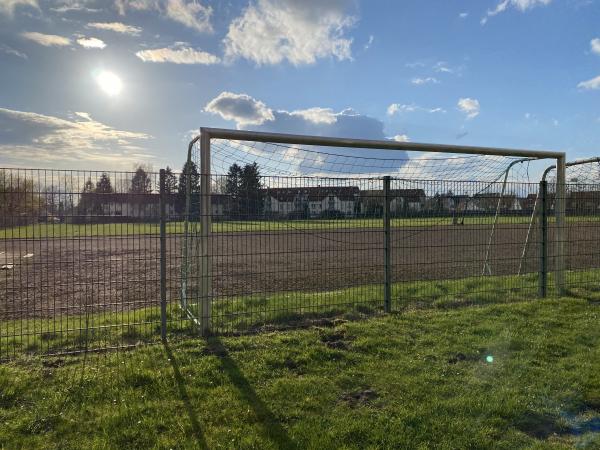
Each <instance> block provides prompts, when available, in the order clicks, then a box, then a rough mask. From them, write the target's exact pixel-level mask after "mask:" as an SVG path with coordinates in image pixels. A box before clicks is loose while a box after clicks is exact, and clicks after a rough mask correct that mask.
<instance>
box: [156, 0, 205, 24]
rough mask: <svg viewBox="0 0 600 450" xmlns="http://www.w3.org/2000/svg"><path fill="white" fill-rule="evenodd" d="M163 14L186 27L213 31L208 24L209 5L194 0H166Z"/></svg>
mask: <svg viewBox="0 0 600 450" xmlns="http://www.w3.org/2000/svg"><path fill="white" fill-rule="evenodd" d="M165 15H166V16H167V17H168V18H170V19H172V20H174V21H175V22H179V23H181V24H183V25H185V26H186V27H188V28H193V29H195V30H197V31H200V32H212V31H213V29H212V26H211V24H210V16H211V15H212V8H211V7H210V6H203V5H202V4H201V3H198V2H196V1H193V2H187V3H186V2H184V1H183V0H168V1H167V5H166V9H165Z"/></svg>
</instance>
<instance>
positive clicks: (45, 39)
mask: <svg viewBox="0 0 600 450" xmlns="http://www.w3.org/2000/svg"><path fill="white" fill-rule="evenodd" d="M21 36H23V37H24V38H25V39H29V40H30V41H33V42H36V43H37V44H40V45H43V46H45V47H53V46H56V47H64V46H68V45H71V40H70V39H69V38H66V37H63V36H57V35H55V34H42V33H38V32H35V31H27V32H24V33H21Z"/></svg>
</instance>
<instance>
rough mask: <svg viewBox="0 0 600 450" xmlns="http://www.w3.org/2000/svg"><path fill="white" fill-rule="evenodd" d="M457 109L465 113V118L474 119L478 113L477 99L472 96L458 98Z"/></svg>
mask: <svg viewBox="0 0 600 450" xmlns="http://www.w3.org/2000/svg"><path fill="white" fill-rule="evenodd" d="M458 109H460V110H461V111H462V112H463V113H465V114H466V115H467V119H474V118H475V117H477V116H478V115H479V111H480V107H479V100H477V99H474V98H468V97H467V98H461V99H459V100H458Z"/></svg>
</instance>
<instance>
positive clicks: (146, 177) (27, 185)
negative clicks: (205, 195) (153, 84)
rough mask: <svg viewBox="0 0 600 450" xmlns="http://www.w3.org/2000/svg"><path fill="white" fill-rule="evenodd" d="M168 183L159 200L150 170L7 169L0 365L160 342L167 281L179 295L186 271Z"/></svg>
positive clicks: (177, 322)
mask: <svg viewBox="0 0 600 450" xmlns="http://www.w3.org/2000/svg"><path fill="white" fill-rule="evenodd" d="M169 181H170V182H171V184H170V185H169V190H170V192H167V193H165V194H163V195H162V196H161V195H160V194H159V188H160V180H159V175H158V173H154V172H149V171H143V170H142V171H141V172H97V171H74V170H29V169H1V170H0V212H1V214H0V217H1V223H0V359H6V358H10V357H12V356H14V355H16V354H22V353H68V352H80V351H83V350H92V349H107V348H113V347H127V346H133V345H137V344H138V343H140V342H149V341H153V340H156V339H157V338H160V330H161V310H160V303H161V295H160V294H161V275H162V277H163V280H165V283H163V284H164V288H166V289H163V291H164V297H163V299H167V298H168V299H171V298H177V295H176V292H177V291H178V286H179V283H180V271H179V268H180V266H181V264H180V262H181V257H180V255H181V253H180V251H179V248H178V246H179V243H180V237H181V236H182V234H181V233H182V230H183V228H182V227H181V220H182V219H181V218H180V216H179V215H180V212H181V211H182V206H181V204H182V200H181V198H180V197H179V196H178V194H177V192H176V190H175V186H174V184H173V182H172V181H173V179H172V178H170V179H169ZM161 197H162V198H163V200H164V202H163V204H164V205H165V208H164V209H165V214H164V215H163V219H164V220H163V226H164V225H165V224H166V222H167V220H168V221H169V225H168V229H166V230H165V231H168V233H165V234H164V235H163V236H165V235H166V238H164V239H162V240H161V233H160V231H161ZM161 244H162V246H161ZM161 260H162V261H163V263H164V264H163V266H162V268H161ZM161 270H162V273H161ZM173 305H174V304H173V303H171V302H169V303H166V302H165V304H164V307H163V319H164V318H166V319H167V320H168V324H169V327H170V328H171V330H172V332H173V333H176V332H177V331H178V330H184V329H186V327H187V326H188V322H187V321H186V320H183V319H182V317H181V315H180V314H178V313H177V312H176V311H175V309H174V306H173Z"/></svg>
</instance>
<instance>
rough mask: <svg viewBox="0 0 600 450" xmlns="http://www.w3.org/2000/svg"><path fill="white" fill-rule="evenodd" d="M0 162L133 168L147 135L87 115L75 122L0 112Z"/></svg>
mask: <svg viewBox="0 0 600 450" xmlns="http://www.w3.org/2000/svg"><path fill="white" fill-rule="evenodd" d="M0 130H2V135H3V139H2V144H0V158H2V159H4V160H7V161H8V160H10V161H13V162H15V163H21V164H23V163H27V164H36V165H39V164H40V163H46V162H56V163H62V162H66V161H70V162H72V163H74V162H84V163H85V162H87V163H88V164H89V163H90V162H102V163H107V164H108V165H110V164H114V163H115V161H119V162H120V163H121V164H122V165H128V166H129V165H130V164H131V162H134V161H135V160H137V159H139V153H140V152H143V151H144V149H143V148H141V147H139V146H138V145H137V142H138V141H144V140H148V139H150V138H151V136H150V135H147V134H145V133H136V132H132V131H124V130H118V129H115V128H112V127H110V126H109V125H105V124H103V123H101V122H98V121H96V120H94V119H92V118H91V117H90V115H89V114H87V113H84V112H77V113H75V117H74V118H73V119H71V120H69V119H62V118H59V117H55V116H47V115H44V114H38V113H32V112H24V111H16V110H11V109H6V108H0Z"/></svg>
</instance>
